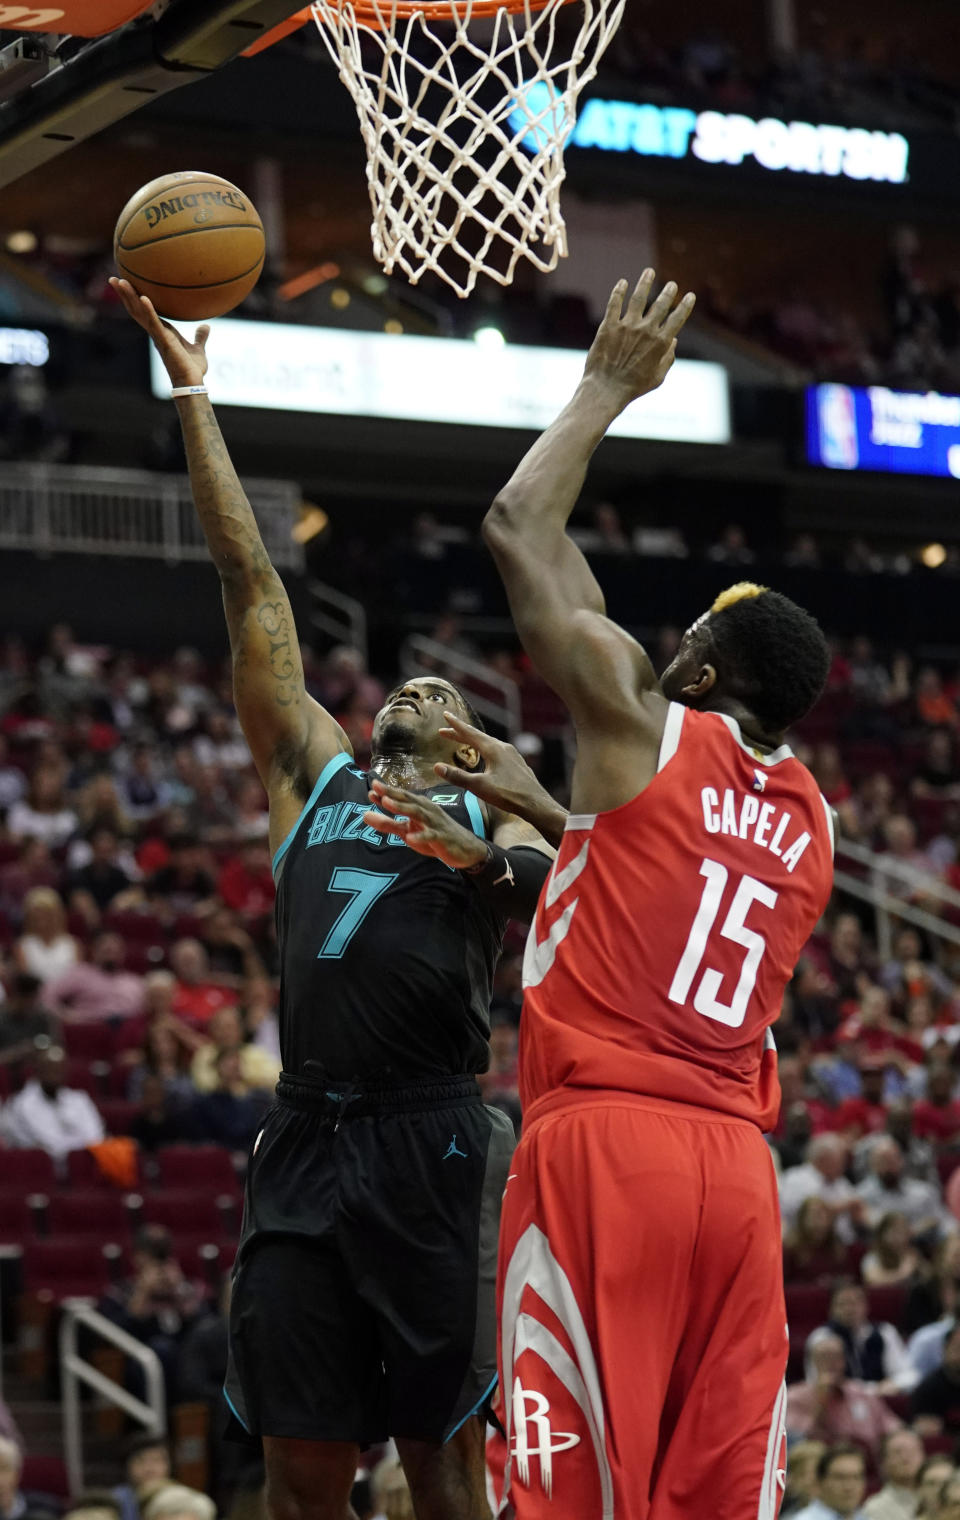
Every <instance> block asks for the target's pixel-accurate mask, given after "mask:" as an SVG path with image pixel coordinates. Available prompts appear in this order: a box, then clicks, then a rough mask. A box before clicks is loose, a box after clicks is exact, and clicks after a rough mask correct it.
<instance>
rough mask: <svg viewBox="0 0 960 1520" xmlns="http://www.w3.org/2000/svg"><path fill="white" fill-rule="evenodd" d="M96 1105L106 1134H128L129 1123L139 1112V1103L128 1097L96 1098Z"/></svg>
mask: <svg viewBox="0 0 960 1520" xmlns="http://www.w3.org/2000/svg"><path fill="white" fill-rule="evenodd" d="M97 1107H98V1108H99V1110H100V1115H101V1117H102V1119H103V1123H104V1127H105V1129H106V1131H107V1134H108V1135H129V1133H130V1125H131V1124H132V1122H133V1120H134V1119H135V1118H136V1117H137V1115H138V1114H139V1112H140V1104H139V1103H134V1102H132V1101H131V1099H129V1098H100V1097H98V1098H97Z"/></svg>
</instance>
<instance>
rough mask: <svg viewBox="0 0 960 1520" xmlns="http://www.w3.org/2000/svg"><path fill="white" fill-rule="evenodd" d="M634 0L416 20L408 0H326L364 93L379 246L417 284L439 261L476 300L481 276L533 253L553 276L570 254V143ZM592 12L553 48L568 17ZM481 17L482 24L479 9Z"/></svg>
mask: <svg viewBox="0 0 960 1520" xmlns="http://www.w3.org/2000/svg"><path fill="white" fill-rule="evenodd" d="M624 5H625V0H579V3H578V4H577V5H575V6H570V5H565V0H548V3H547V4H546V5H545V6H544V8H543V9H542V10H539V11H537V10H532V9H531V8H530V0H525V9H524V10H523V11H518V12H517V13H516V14H515V15H514V14H511V13H510V12H509V11H507V10H498V11H497V12H496V15H494V16H486V17H484V16H483V15H482V14H479V12H480V5H479V3H478V0H460V3H457V0H446V3H445V14H444V16H443V19H442V21H438V20H437V19H436V18H435V17H434V18H432V19H427V18H426V17H425V16H424V15H423V13H422V12H419V11H418V12H417V13H416V15H414V16H411V17H409V18H407V19H404V18H403V17H402V16H398V15H397V9H398V5H397V0H367V10H368V13H373V14H372V17H371V18H370V19H367V18H365V17H364V16H363V14H362V13H361V15H360V16H359V17H358V15H357V13H356V10H355V8H354V4H353V0H315V3H314V5H313V15H314V19H315V20H316V23H317V26H318V27H319V29H320V34H321V36H322V37H323V40H324V42H325V43H326V45H327V48H328V50H329V52H330V55H331V57H332V58H333V61H334V63H335V64H336V65H337V68H338V70H339V73H340V78H341V79H342V81H343V83H344V84H345V85H346V86H347V89H348V90H349V91H350V93H351V95H352V96H353V99H354V102H355V104H356V107H357V114H358V116H359V118H360V127H361V130H362V133H363V140H364V144H365V147H366V150H367V183H368V186H369V190H370V202H371V205H372V208H373V224H372V227H371V233H372V237H373V251H374V255H375V256H376V258H377V260H378V261H379V263H381V264H382V265H383V267H384V269H385V271H386V272H387V274H391V273H392V272H393V270H394V269H395V268H397V267H399V268H400V269H402V270H403V271H404V273H405V274H406V275H407V277H408V278H409V279H410V281H411V283H413V284H416V283H417V281H418V280H419V279H421V278H422V276H423V275H424V274H425V273H426V272H427V271H431V270H432V271H433V272H434V273H435V274H436V275H438V276H439V277H440V279H442V280H445V281H446V283H447V284H448V285H452V286H453V288H454V290H455V291H456V292H457V294H458V295H460V296H468V295H469V294H470V292H471V291H472V290H473V288H474V286H475V285H476V282H477V277H478V275H480V274H481V273H483V274H487V275H489V276H490V277H491V279H494V280H497V281H498V282H499V283H500V284H501V285H509V284H510V282H511V280H512V279H513V276H514V271H515V269H516V267H517V263H518V261H519V260H520V259H521V258H525V259H529V261H530V262H531V263H532V264H534V265H535V266H536V268H537V269H539V270H542V271H543V272H544V273H546V272H548V271H549V270H551V269H555V268H556V266H557V262H558V260H559V259H561V258H563V257H565V256H566V252H567V244H566V229H565V227H564V221H563V215H562V213H561V210H560V187H561V185H562V183H563V179H564V165H563V149H564V144H565V142H566V140H567V138H568V137H569V135H570V132H571V131H572V130H573V127H574V125H575V123H576V119H577V99H578V97H579V94H580V91H581V90H582V89H583V87H584V85H586V84H588V83H589V81H590V80H591V79H593V78H594V76H595V74H596V72H597V64H598V63H599V60H600V58H601V57H602V56H603V53H604V51H605V49H606V47H607V45H608V44H609V42H610V40H611V38H612V37H613V35H614V33H615V32H616V30H617V27H618V26H619V24H620V20H621V17H622V15H623V9H624ZM578 10H580V11H582V19H581V22H580V29H579V34H578V35H577V37H576V39H575V41H574V42H573V45H572V46H571V45H570V44H569V42H568V43H566V44H565V45H563V47H562V51H563V53H564V55H565V56H563V57H562V58H554V57H553V56H552V55H553V53H554V50H555V47H556V46H557V45H558V43H559V40H560V39H559V36H558V21H559V19H560V18H561V16H563V17H565V18H568V17H569V16H570V14H571V12H573V13H574V14H575V13H576V12H577V11H578ZM472 16H473V20H472V21H471V17H472Z"/></svg>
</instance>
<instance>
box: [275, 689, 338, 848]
mask: <svg viewBox="0 0 960 1520" xmlns="http://www.w3.org/2000/svg"><path fill="white" fill-rule="evenodd" d="M303 700H304V707H305V712H304V732H303V736H302V738H299V739H297V738H294V736H293V735H288V736H286V737H284V738H281V739H280V740H279V741H278V742H277V744H276V746H275V748H274V750H273V755H272V759H271V764H270V771H269V776H268V778H267V800H268V802H269V804H270V847H271V851H272V852H273V853H276V850H277V848H278V847H279V845H280V843H281V842H282V841H283V840H284V839H285V838H286V837H287V835H288V834H289V832H290V830H291V829H292V828H294V827H295V826H296V823H297V820H298V819H299V817H300V815H301V813H302V812H303V810H304V808H305V807H306V806H307V803H308V802H309V801H310V797H311V795H312V794H313V791H314V788H315V787H316V785H317V783H318V781H319V780H320V778H321V777H322V775H323V773H324V771H325V769H326V767H327V766H329V765H330V764H331V762H333V761H334V760H336V758H337V757H338V756H339V755H347V756H349V758H350V759H352V758H353V747H352V745H351V743H350V740H349V739H348V738H347V735H346V733H345V732H344V730H343V729H342V728H341V727H340V724H339V723H338V722H337V720H336V719H335V718H334V717H333V716H332V715H331V714H330V713H328V712H327V711H326V709H325V708H323V707H321V706H320V703H319V702H316V701H315V700H314V699H313V697H311V696H309V695H305V696H304V699H303Z"/></svg>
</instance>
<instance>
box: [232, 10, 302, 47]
mask: <svg viewBox="0 0 960 1520" xmlns="http://www.w3.org/2000/svg"><path fill="white" fill-rule="evenodd" d="M311 14H312V13H311V9H310V6H309V5H308V6H306V7H305V8H304V9H303V10H302V11H297V14H296V15H295V16H291V17H290V18H289V20H287V21H281V22H280V25H279V26H275V27H273V28H272V30H271V31H269V32H264V34H263V36H262V37H260V38H258V39H257V41H256V42H254V43H253V44H252V45H251V46H250V47H248V48H246V49H245V50H244V52H243V55H242V56H243V57H244V58H253V57H254V56H255V55H256V54H257V53H262V52H263V50H264V48H268V47H273V44H274V43H275V42H280V41H282V39H283V38H284V37H289V36H290V33H291V32H298V31H299V30H300V28H301V27H302V26H306V24H307V22H308V21H309V20H310V18H311Z"/></svg>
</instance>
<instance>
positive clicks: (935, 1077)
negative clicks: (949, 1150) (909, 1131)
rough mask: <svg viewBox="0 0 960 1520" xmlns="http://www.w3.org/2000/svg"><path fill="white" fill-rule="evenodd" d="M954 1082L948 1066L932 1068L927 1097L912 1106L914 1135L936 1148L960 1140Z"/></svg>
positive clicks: (959, 1105) (958, 1103)
mask: <svg viewBox="0 0 960 1520" xmlns="http://www.w3.org/2000/svg"><path fill="white" fill-rule="evenodd" d="M954 1088H955V1079H954V1075H953V1072H952V1070H951V1069H950V1067H949V1066H939V1065H938V1066H931V1068H930V1071H929V1072H928V1074H927V1096H926V1097H925V1098H919V1099H918V1100H917V1102H916V1103H915V1104H914V1105H913V1132H914V1134H915V1135H919V1137H920V1139H921V1140H932V1141H933V1143H934V1145H950V1144H952V1143H954V1142H955V1141H956V1140H957V1138H958V1137H960V1101H958V1100H957V1099H956V1098H955V1097H954V1096H953V1094H954Z"/></svg>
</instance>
